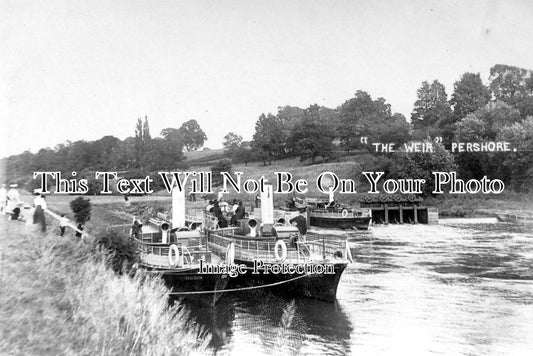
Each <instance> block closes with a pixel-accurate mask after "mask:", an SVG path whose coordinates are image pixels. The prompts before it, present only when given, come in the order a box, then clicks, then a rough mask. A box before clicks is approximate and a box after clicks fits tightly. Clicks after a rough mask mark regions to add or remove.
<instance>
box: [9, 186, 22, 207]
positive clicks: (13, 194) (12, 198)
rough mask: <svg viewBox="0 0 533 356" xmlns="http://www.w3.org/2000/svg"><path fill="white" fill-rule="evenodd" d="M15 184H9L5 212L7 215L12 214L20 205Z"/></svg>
mask: <svg viewBox="0 0 533 356" xmlns="http://www.w3.org/2000/svg"><path fill="white" fill-rule="evenodd" d="M17 187H18V185H17V184H10V185H9V190H8V191H7V205H6V211H7V213H8V214H11V213H13V211H14V210H15V208H16V207H18V206H19V205H20V193H19V191H18V190H17Z"/></svg>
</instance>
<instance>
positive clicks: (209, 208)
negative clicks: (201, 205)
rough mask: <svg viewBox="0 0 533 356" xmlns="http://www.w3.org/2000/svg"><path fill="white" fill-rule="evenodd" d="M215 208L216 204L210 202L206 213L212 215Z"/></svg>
mask: <svg viewBox="0 0 533 356" xmlns="http://www.w3.org/2000/svg"><path fill="white" fill-rule="evenodd" d="M213 208H214V202H213V201H212V200H210V201H209V204H207V206H206V207H205V211H207V212H208V213H212V212H213Z"/></svg>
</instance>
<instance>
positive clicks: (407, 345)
mask: <svg viewBox="0 0 533 356" xmlns="http://www.w3.org/2000/svg"><path fill="white" fill-rule="evenodd" d="M531 230H532V229H531V226H530V227H527V226H519V225H513V224H506V223H495V222H492V221H488V220H475V219H471V220H449V221H445V220H442V221H441V224H440V225H432V226H429V225H389V226H373V227H372V228H371V230H370V231H368V232H351V233H346V234H348V235H349V238H350V241H351V251H352V255H353V257H354V263H353V264H351V265H349V266H348V268H347V269H346V271H345V272H344V274H343V276H342V279H341V282H340V285H339V289H338V293H337V302H336V303H325V302H320V301H315V300H309V299H305V298H297V299H287V298H281V297H279V296H276V295H273V294H271V293H269V292H263V291H262V292H253V293H246V294H240V295H235V294H227V295H224V296H223V297H222V298H221V299H220V300H219V302H218V303H217V305H216V306H215V307H211V306H207V305H192V306H190V309H191V321H192V322H195V323H198V324H200V325H202V326H204V327H205V328H206V329H207V330H208V331H209V332H210V333H211V334H212V339H211V348H212V351H213V353H215V354H217V355H300V354H301V355H431V354H433V355H532V354H533V233H532V232H531ZM320 232H321V233H324V231H320ZM337 233H339V232H337Z"/></svg>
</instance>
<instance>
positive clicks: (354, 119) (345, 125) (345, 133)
mask: <svg viewBox="0 0 533 356" xmlns="http://www.w3.org/2000/svg"><path fill="white" fill-rule="evenodd" d="M336 115H337V114H336V113H335V115H333V116H332V117H334V116H336ZM338 115H339V117H338V127H337V135H338V137H339V138H340V141H341V144H342V145H343V146H344V147H346V148H347V149H355V148H359V147H361V145H362V144H361V139H360V138H361V136H368V137H369V139H370V140H371V142H372V141H374V142H376V141H378V140H379V132H378V130H377V125H379V124H382V123H384V122H386V121H387V119H389V118H390V117H391V109H390V105H389V104H387V103H386V102H385V99H383V98H378V99H376V100H372V97H371V96H370V95H369V94H368V93H367V92H364V91H361V90H358V91H357V92H356V93H355V97H354V98H352V99H350V100H347V101H346V102H345V103H344V104H342V106H341V107H340V109H339V113H338ZM335 121H336V119H335ZM335 121H333V120H332V123H333V122H335Z"/></svg>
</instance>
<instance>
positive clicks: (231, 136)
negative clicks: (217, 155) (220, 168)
mask: <svg viewBox="0 0 533 356" xmlns="http://www.w3.org/2000/svg"><path fill="white" fill-rule="evenodd" d="M241 143H242V136H241V135H237V134H236V133H235V132H228V134H227V135H226V136H224V141H223V142H222V146H224V150H225V151H226V153H228V154H230V155H231V152H232V151H234V150H236V149H237V148H239V146H240V145H241Z"/></svg>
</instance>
